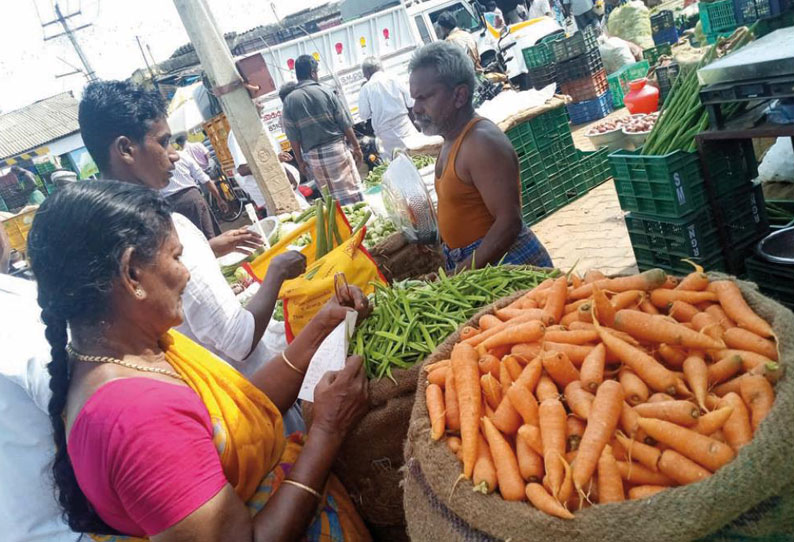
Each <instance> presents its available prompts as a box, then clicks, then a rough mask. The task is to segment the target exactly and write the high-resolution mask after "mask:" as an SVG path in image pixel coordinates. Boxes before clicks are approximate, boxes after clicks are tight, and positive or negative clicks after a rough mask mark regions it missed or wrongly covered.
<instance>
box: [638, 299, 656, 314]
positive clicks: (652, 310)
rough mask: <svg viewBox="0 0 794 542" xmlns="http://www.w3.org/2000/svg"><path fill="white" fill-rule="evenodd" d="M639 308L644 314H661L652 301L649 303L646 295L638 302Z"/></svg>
mask: <svg viewBox="0 0 794 542" xmlns="http://www.w3.org/2000/svg"><path fill="white" fill-rule="evenodd" d="M639 308H640V312H642V313H644V314H653V315H656V314H661V313H660V312H659V309H657V308H656V306H655V305H654V304H653V303H651V301H650V299H648V298H647V297H646V298H645V299H643V300H642V301H641V302H640V307H639Z"/></svg>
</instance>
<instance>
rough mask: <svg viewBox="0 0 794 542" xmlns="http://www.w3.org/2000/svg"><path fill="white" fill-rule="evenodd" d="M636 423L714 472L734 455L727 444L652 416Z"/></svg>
mask: <svg viewBox="0 0 794 542" xmlns="http://www.w3.org/2000/svg"><path fill="white" fill-rule="evenodd" d="M638 423H639V424H640V427H642V428H643V429H644V430H645V432H646V433H648V435H649V436H650V437H652V438H654V439H656V440H657V441H659V442H661V443H662V444H666V445H667V446H669V447H671V448H672V449H674V450H675V451H677V452H679V453H681V454H683V455H685V456H686V457H688V458H689V459H691V460H692V461H695V462H696V463H698V464H700V465H702V466H704V467H706V468H707V469H709V470H710V471H712V472H714V471H716V470H717V469H718V468H720V467H721V466H723V465H724V464H726V463H728V462H729V461H731V460H732V459H733V457H734V454H733V450H732V449H731V448H730V446H728V445H727V444H723V443H721V442H718V441H716V440H714V439H712V438H709V437H707V436H705V435H701V434H700V433H697V432H695V431H692V430H691V429H686V428H684V427H681V426H680V425H676V424H674V423H671V422H668V421H664V420H655V419H653V418H640V419H639V421H638Z"/></svg>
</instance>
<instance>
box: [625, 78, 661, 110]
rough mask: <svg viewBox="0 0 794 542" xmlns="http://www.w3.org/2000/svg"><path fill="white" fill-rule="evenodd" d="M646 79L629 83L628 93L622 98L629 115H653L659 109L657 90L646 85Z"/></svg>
mask: <svg viewBox="0 0 794 542" xmlns="http://www.w3.org/2000/svg"><path fill="white" fill-rule="evenodd" d="M646 83H648V79H646V78H645V77H643V78H642V79H635V80H634V81H630V82H629V93H628V94H626V96H625V97H624V98H623V103H624V104H625V105H626V108H627V109H628V110H629V113H631V114H632V115H635V114H637V113H646V114H647V113H653V112H654V111H656V110H657V109H659V89H658V88H656V87H654V86H653V85H648V84H646Z"/></svg>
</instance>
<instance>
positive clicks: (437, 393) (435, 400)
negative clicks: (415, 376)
mask: <svg viewBox="0 0 794 542" xmlns="http://www.w3.org/2000/svg"><path fill="white" fill-rule="evenodd" d="M425 402H427V415H428V416H429V417H430V427H431V430H430V436H431V438H432V439H433V440H438V439H440V438H441V437H443V436H444V423H445V414H444V392H443V391H442V390H441V388H440V387H439V386H437V385H436V384H430V385H428V386H427V389H426V390H425Z"/></svg>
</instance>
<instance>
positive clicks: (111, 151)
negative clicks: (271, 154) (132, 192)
mask: <svg viewBox="0 0 794 542" xmlns="http://www.w3.org/2000/svg"><path fill="white" fill-rule="evenodd" d="M79 121H80V128H81V135H82V137H83V141H84V142H85V144H86V148H87V149H88V151H89V153H91V155H92V157H93V158H94V162H95V163H96V164H97V166H98V167H99V169H100V171H101V172H102V175H103V176H104V178H106V179H115V180H118V181H123V182H130V183H135V184H141V185H144V186H148V187H150V188H152V189H154V190H160V189H162V188H164V187H165V186H166V185H167V184H168V181H169V178H170V174H171V171H172V170H173V168H174V164H175V163H176V162H177V161H178V160H179V156H178V155H177V154H176V152H175V151H174V149H173V148H172V147H171V145H170V140H171V133H170V129H169V128H168V123H167V122H166V116H165V105H164V103H163V101H162V98H160V96H159V94H157V93H156V92H153V91H144V90H141V89H139V88H137V87H135V86H134V85H132V84H131V83H128V82H122V81H100V82H96V83H91V84H89V85H88V86H87V87H86V88H85V90H84V91H83V97H82V100H81V102H80V110H79ZM109 121H111V122H109ZM172 218H173V221H174V227H175V229H176V232H177V235H178V236H179V240H180V242H181V243H182V245H183V247H184V250H183V253H182V263H183V264H184V265H185V266H186V267H187V268H188V271H190V280H189V281H188V284H187V287H186V288H185V291H184V293H183V294H182V308H183V311H184V322H183V323H182V325H180V326H179V328H177V329H178V330H179V331H181V332H183V333H184V334H185V335H187V336H188V337H190V338H192V339H194V340H195V341H196V342H198V343H199V344H201V345H202V346H204V347H205V348H207V349H208V350H210V351H211V352H214V353H215V354H217V355H218V356H219V357H220V358H221V359H223V360H224V361H227V362H229V363H231V364H232V365H234V366H235V367H236V368H237V369H238V370H240V371H241V372H242V373H243V374H245V375H246V376H251V375H252V374H253V373H254V372H256V370H257V369H259V368H260V367H262V366H263V365H264V364H265V363H266V362H268V361H269V360H270V359H271V358H272V357H274V356H275V355H276V353H275V352H270V351H269V350H268V349H267V347H266V346H265V345H264V344H263V343H262V337H263V335H264V333H265V330H266V329H267V327H268V324H269V323H270V318H271V316H272V314H273V309H274V307H275V304H276V300H277V298H278V292H279V290H280V289H281V284H282V283H283V282H284V280H286V279H290V278H294V277H297V276H298V275H300V274H301V273H303V271H304V270H305V268H306V259H305V258H304V257H303V255H302V254H300V253H298V252H286V253H284V254H281V255H279V256H277V257H276V258H275V259H274V260H273V263H271V264H270V267H269V268H268V273H267V276H266V277H265V279H264V281H263V282H262V285H261V287H260V289H259V291H258V292H257V293H256V295H254V297H253V298H251V300H250V301H249V302H248V304H247V305H246V306H245V308H243V307H242V306H240V303H239V302H238V301H237V298H236V297H235V296H234V293H233V292H232V290H231V288H229V285H228V284H227V283H226V280H225V279H224V278H223V274H222V273H221V271H220V268H219V266H218V263H217V260H216V257H220V256H222V255H224V254H228V253H230V252H232V251H234V250H237V249H239V248H241V247H242V248H256V247H257V245H261V240H260V238H259V236H258V235H256V234H252V233H251V232H248V231H247V230H246V229H244V228H243V229H240V230H233V231H231V232H226V233H224V234H221V235H219V236H217V237H215V238H213V239H211V240H210V241H209V242H208V241H207V240H206V239H205V238H204V236H203V235H202V233H201V232H200V231H199V230H198V229H197V228H196V227H195V226H193V224H192V223H191V222H190V221H189V220H188V219H187V218H185V217H184V216H182V215H180V214H178V213H174V214H173V215H172ZM289 423H290V421H289V419H286V420H285V425H289Z"/></svg>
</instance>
